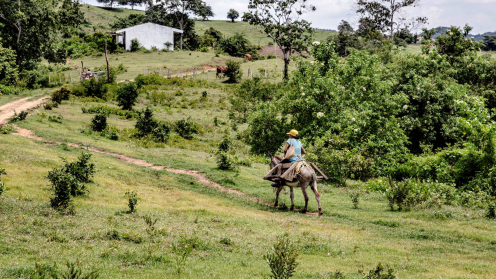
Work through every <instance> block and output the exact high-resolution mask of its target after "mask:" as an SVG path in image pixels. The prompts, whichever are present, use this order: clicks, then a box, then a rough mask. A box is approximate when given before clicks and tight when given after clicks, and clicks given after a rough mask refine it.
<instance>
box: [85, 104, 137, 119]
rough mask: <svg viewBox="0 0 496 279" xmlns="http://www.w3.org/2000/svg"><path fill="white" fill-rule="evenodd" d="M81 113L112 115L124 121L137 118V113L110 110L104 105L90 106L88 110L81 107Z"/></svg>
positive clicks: (116, 109)
mask: <svg viewBox="0 0 496 279" xmlns="http://www.w3.org/2000/svg"><path fill="white" fill-rule="evenodd" d="M81 111H82V112H83V113H91V114H104V115H107V116H108V115H111V114H113V115H117V116H119V117H121V118H125V119H132V118H137V117H138V113H137V112H135V111H129V110H121V109H118V108H112V107H108V106H105V105H97V106H91V107H89V108H85V107H82V108H81Z"/></svg>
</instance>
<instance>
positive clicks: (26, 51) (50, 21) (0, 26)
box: [0, 0, 80, 70]
mask: <svg viewBox="0 0 496 279" xmlns="http://www.w3.org/2000/svg"><path fill="white" fill-rule="evenodd" d="M59 4H60V0H59V1H52V0H23V1H22V2H21V0H17V1H0V38H1V42H2V44H3V46H4V47H6V48H11V49H13V50H15V52H16V64H17V65H18V67H19V70H24V69H32V68H34V66H35V65H36V63H37V62H39V61H41V58H42V57H44V58H46V59H47V60H48V62H56V63H62V62H64V59H65V56H66V55H67V51H66V50H65V49H62V48H57V47H56V44H57V42H58V38H59V31H60V30H64V29H66V28H69V27H74V26H76V25H77V24H78V21H76V22H75V21H71V20H69V21H67V20H66V19H67V18H71V17H72V16H71V15H70V14H71V13H72V12H74V5H80V4H79V3H77V2H75V3H73V4H72V5H62V7H60V8H59ZM69 6H70V7H69ZM68 7H69V8H68ZM76 10H78V9H76ZM79 11H80V10H79ZM79 14H80V13H79Z"/></svg>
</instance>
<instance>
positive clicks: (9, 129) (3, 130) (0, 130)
mask: <svg viewBox="0 0 496 279" xmlns="http://www.w3.org/2000/svg"><path fill="white" fill-rule="evenodd" d="M14 132H15V129H14V126H12V125H4V126H2V127H0V134H1V135H7V134H11V133H14Z"/></svg>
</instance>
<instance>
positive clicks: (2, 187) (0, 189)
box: [0, 168, 7, 196]
mask: <svg viewBox="0 0 496 279" xmlns="http://www.w3.org/2000/svg"><path fill="white" fill-rule="evenodd" d="M6 174H7V173H6V172H5V169H4V168H0V196H2V194H3V192H4V191H5V183H3V182H2V175H6Z"/></svg>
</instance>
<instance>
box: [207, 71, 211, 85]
mask: <svg viewBox="0 0 496 279" xmlns="http://www.w3.org/2000/svg"><path fill="white" fill-rule="evenodd" d="M208 72H210V69H207V82H208Z"/></svg>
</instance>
